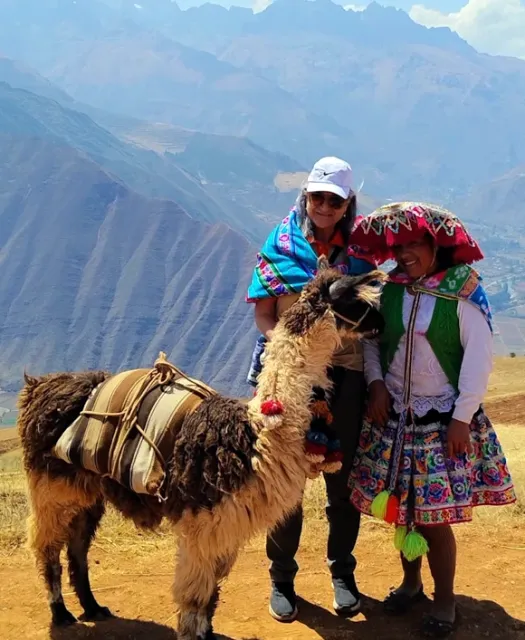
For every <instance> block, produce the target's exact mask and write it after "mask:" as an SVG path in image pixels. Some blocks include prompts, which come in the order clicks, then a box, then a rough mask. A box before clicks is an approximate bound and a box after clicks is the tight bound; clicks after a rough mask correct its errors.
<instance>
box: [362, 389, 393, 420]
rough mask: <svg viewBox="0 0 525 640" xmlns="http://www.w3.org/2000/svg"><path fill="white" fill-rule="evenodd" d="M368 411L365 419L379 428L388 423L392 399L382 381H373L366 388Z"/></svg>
mask: <svg viewBox="0 0 525 640" xmlns="http://www.w3.org/2000/svg"><path fill="white" fill-rule="evenodd" d="M368 394H369V397H368V411H367V418H368V420H370V421H371V422H375V423H376V424H378V425H379V426H380V427H384V426H385V425H386V423H387V422H388V417H389V415H390V408H391V406H392V399H391V398H390V394H389V393H388V389H387V388H386V384H385V383H384V382H383V380H374V382H372V383H370V385H369V387H368Z"/></svg>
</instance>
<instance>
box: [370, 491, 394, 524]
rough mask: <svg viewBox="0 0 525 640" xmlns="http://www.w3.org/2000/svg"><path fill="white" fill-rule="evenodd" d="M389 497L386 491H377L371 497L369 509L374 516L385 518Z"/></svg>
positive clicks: (380, 518)
mask: <svg viewBox="0 0 525 640" xmlns="http://www.w3.org/2000/svg"><path fill="white" fill-rule="evenodd" d="M389 497H390V494H389V493H388V491H381V493H378V494H377V496H376V497H375V498H374V499H373V501H372V504H371V505H370V511H371V512H372V515H373V516H374V518H379V520H384V519H385V516H386V507H387V505H388V498H389Z"/></svg>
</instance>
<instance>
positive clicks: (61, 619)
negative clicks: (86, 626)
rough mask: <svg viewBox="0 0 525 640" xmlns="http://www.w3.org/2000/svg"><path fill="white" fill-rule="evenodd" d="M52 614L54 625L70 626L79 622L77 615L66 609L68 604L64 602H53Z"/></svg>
mask: <svg viewBox="0 0 525 640" xmlns="http://www.w3.org/2000/svg"><path fill="white" fill-rule="evenodd" d="M51 616H52V621H51V624H52V625H53V626H54V627H68V626H70V625H72V624H76V623H77V622H78V620H77V619H76V618H75V616H74V615H73V614H72V613H70V612H69V611H68V610H67V609H66V605H65V604H64V603H63V602H53V604H52V605H51Z"/></svg>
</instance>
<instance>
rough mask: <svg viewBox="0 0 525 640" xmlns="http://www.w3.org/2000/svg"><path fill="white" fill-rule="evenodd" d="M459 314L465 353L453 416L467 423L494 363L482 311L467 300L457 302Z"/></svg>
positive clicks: (479, 400) (490, 341) (479, 401)
mask: <svg viewBox="0 0 525 640" xmlns="http://www.w3.org/2000/svg"><path fill="white" fill-rule="evenodd" d="M458 317H459V331H460V339H461V344H462V346H463V350H464V353H463V363H462V365H461V371H460V374H459V397H458V399H457V400H456V408H455V410H454V418H455V419H456V420H460V421H462V422H468V423H469V424H470V422H471V420H472V416H473V415H474V414H475V413H476V411H477V410H478V409H479V405H480V404H481V403H482V402H483V398H484V397H485V394H486V393H487V388H488V384H489V377H490V374H491V372H492V365H493V358H492V333H491V331H490V328H489V325H488V323H487V321H486V320H485V318H484V317H483V314H482V313H481V311H480V310H479V309H477V308H476V307H475V306H474V305H472V304H470V303H468V302H463V301H460V302H459V303H458Z"/></svg>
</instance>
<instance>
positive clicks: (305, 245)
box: [246, 157, 375, 622]
mask: <svg viewBox="0 0 525 640" xmlns="http://www.w3.org/2000/svg"><path fill="white" fill-rule="evenodd" d="M355 216H356V195H355V193H354V191H353V190H352V169H351V167H350V165H349V164H348V163H347V162H345V161H344V160H341V159H339V158H333V157H327V158H322V159H321V160H319V161H318V162H316V164H315V165H314V167H313V169H312V171H311V173H310V175H309V177H308V180H307V183H306V186H305V188H304V189H303V190H302V191H301V193H300V194H299V196H298V198H297V201H296V203H295V206H294V207H293V208H292V210H291V211H290V213H289V215H288V216H287V217H286V218H285V219H284V220H283V221H282V222H281V223H280V224H279V225H277V226H276V227H275V228H274V229H273V231H272V232H271V233H270V235H269V236H268V238H267V240H266V242H265V243H264V246H263V247H262V249H261V251H260V252H259V254H258V255H257V264H256V266H255V269H254V273H253V278H252V282H251V285H250V287H249V290H248V295H247V297H246V299H247V301H248V302H254V303H255V321H256V324H257V327H258V329H259V330H260V332H261V336H260V338H259V339H258V341H257V345H256V347H255V350H254V354H253V357H252V366H251V369H250V373H249V375H248V382H250V383H251V384H252V385H254V386H256V384H257V376H258V374H259V373H260V371H261V367H262V364H261V356H262V355H263V351H264V345H265V343H266V341H267V340H271V336H272V330H273V329H274V327H275V325H276V323H277V320H278V318H279V317H280V316H281V315H282V313H283V312H284V311H285V310H286V309H288V308H289V307H290V306H291V305H292V304H293V303H294V302H295V301H296V300H297V299H298V297H299V294H300V292H301V290H302V288H303V287H304V286H305V285H306V284H307V282H309V281H310V280H311V279H312V278H313V277H314V276H315V274H316V271H317V259H318V257H319V256H321V255H325V256H326V257H327V258H328V260H329V262H330V263H331V265H332V266H333V267H334V268H336V269H338V270H340V271H341V272H342V273H348V274H355V275H358V274H364V273H368V272H369V271H371V270H372V269H373V268H375V263H374V262H373V260H371V259H369V258H368V257H367V256H366V255H365V254H364V252H360V250H359V249H358V248H357V247H355V246H351V245H350V233H351V229H352V225H353V223H354V220H355ZM330 376H331V377H332V380H333V383H334V386H333V391H332V393H331V394H330V396H329V397H326V396H325V395H324V393H323V392H322V391H321V390H315V391H316V394H315V402H314V403H313V405H312V413H313V416H314V418H313V421H312V425H311V428H310V431H309V433H308V436H307V442H306V450H307V454H310V455H311V456H312V459H316V460H319V457H320V456H321V459H323V456H324V463H323V464H321V465H320V467H319V468H320V469H321V470H323V472H324V478H325V483H326V492H327V498H328V500H327V507H326V515H327V518H328V523H329V536H328V549H327V556H328V566H329V568H330V571H331V574H332V583H333V588H334V608H335V610H336V611H337V612H338V613H339V614H343V615H352V614H354V613H356V612H357V611H358V610H359V607H360V601H359V591H358V589H357V586H356V583H355V579H354V570H355V566H356V561H355V558H354V556H353V548H354V545H355V542H356V539H357V535H358V531H359V519H360V517H359V513H358V511H357V509H355V508H354V507H353V506H352V504H351V503H350V500H349V490H348V486H347V484H348V476H349V472H350V468H351V466H352V460H353V457H354V453H355V449H356V447H357V442H358V439H359V431H360V426H361V423H362V408H363V400H364V392H365V383H364V377H363V356H362V350H361V346H360V345H359V344H356V343H355V342H351V343H349V344H346V345H343V347H342V349H341V350H340V351H339V352H338V353H337V354H336V356H335V358H334V361H333V368H332V369H331V370H330ZM339 470H340V472H339V473H334V472H335V471H339ZM302 521H303V515H302V508H301V507H299V508H298V509H297V511H296V512H295V513H294V514H293V515H292V516H291V517H290V518H288V519H287V520H286V522H285V523H284V524H283V525H282V526H280V527H278V528H277V529H275V530H274V531H272V532H271V535H269V536H268V538H267V554H268V557H269V559H270V561H271V566H270V576H271V580H272V592H271V597H270V613H271V615H272V616H273V617H274V618H275V619H276V620H279V621H281V622H291V621H292V620H294V619H295V617H296V616H297V612H298V611H297V602H296V595H295V590H294V578H295V575H296V573H297V570H298V565H297V562H296V561H295V554H296V552H297V549H298V547H299V540H300V536H301V529H302Z"/></svg>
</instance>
